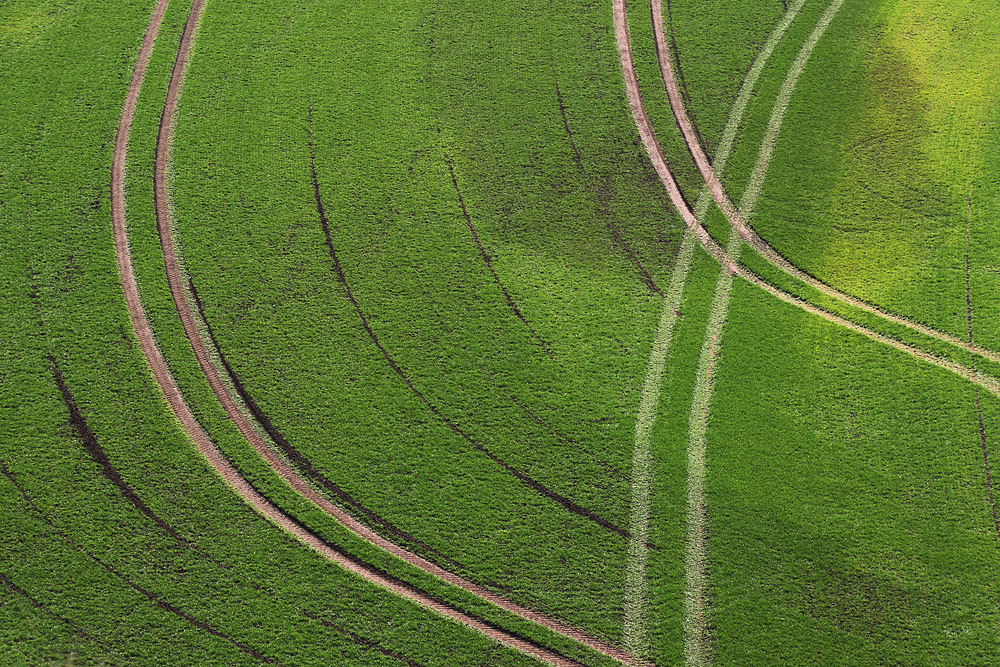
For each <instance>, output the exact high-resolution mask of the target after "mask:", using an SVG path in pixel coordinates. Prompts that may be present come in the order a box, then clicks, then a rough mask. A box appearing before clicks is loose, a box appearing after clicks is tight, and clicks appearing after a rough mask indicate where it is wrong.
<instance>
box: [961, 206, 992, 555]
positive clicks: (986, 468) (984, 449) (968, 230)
mask: <svg viewBox="0 0 1000 667" xmlns="http://www.w3.org/2000/svg"><path fill="white" fill-rule="evenodd" d="M968 202H969V209H968V219H967V223H966V227H965V314H966V322H967V325H968V331H969V348H970V349H969V365H970V366H971V367H972V372H973V373H975V372H976V355H975V353H974V352H973V351H972V349H971V348H972V346H973V345H974V344H975V341H974V340H973V331H972V329H973V327H972V319H973V318H972V270H971V266H970V260H969V253H970V251H971V250H972V195H969V198H968ZM975 396H976V418H977V419H978V422H979V449H980V451H981V453H982V455H983V472H984V473H985V475H986V493H987V497H988V498H989V501H990V509H991V510H992V512H993V530H994V531H995V532H996V535H997V539H998V540H1000V516H998V514H997V502H996V497H995V496H994V493H993V472H992V470H991V469H990V450H989V446H988V445H987V442H986V426H985V424H984V423H983V401H982V399H981V397H980V396H979V385H975Z"/></svg>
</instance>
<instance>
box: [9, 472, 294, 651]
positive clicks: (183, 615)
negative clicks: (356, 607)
mask: <svg viewBox="0 0 1000 667" xmlns="http://www.w3.org/2000/svg"><path fill="white" fill-rule="evenodd" d="M0 472H2V473H3V475H4V477H6V478H7V479H8V480H10V482H11V483H12V484H13V485H14V487H15V488H16V489H17V491H18V493H20V494H21V497H22V498H23V499H24V502H25V503H26V504H27V505H28V507H30V508H31V509H32V511H33V512H35V513H36V514H37V515H38V517H39V518H40V519H41V520H42V522H43V523H44V524H45V525H46V526H48V527H49V528H51V529H52V530H53V531H54V532H55V534H56V535H58V536H59V537H60V538H61V539H62V540H63V541H64V542H65V543H66V544H67V545H69V546H70V547H72V548H73V549H74V550H76V551H78V552H80V553H82V554H83V555H85V556H86V557H87V558H89V559H90V560H91V561H92V562H93V563H95V564H96V565H97V566H98V567H100V568H101V569H102V570H104V571H105V572H107V573H108V574H110V575H111V576H113V577H115V578H116V579H119V580H120V581H122V582H123V583H124V584H125V585H126V586H128V587H129V588H131V589H132V590H134V591H135V592H137V593H139V594H140V595H142V596H143V597H144V598H146V599H147V600H149V601H150V602H152V603H153V604H154V605H155V606H157V607H159V608H160V609H162V610H164V611H166V612H168V613H170V614H173V615H174V616H176V617H178V618H180V619H181V620H183V621H184V622H185V623H187V624H188V625H191V626H193V627H196V628H198V629H199V630H201V631H202V632H205V633H207V634H210V635H212V636H213V637H218V638H219V639H222V640H224V641H226V642H228V643H229V644H231V645H232V646H234V647H235V648H237V649H239V650H240V651H241V652H242V653H245V654H247V655H249V656H250V657H252V658H255V659H256V660H259V661H261V662H263V663H265V664H268V665H280V664H281V663H279V662H278V661H277V660H275V659H274V658H269V657H268V656H266V655H264V654H263V653H261V652H260V651H258V650H257V649H255V648H253V647H251V646H248V645H247V644H244V643H243V642H241V641H239V640H237V639H233V638H232V637H230V636H229V635H228V634H226V633H225V632H223V631H221V630H219V629H218V628H216V627H214V626H213V625H211V624H210V623H206V622H205V621H202V620H199V619H198V618H196V617H195V616H192V615H191V614H189V613H187V612H186V611H184V610H183V609H180V608H179V607H176V606H174V605H172V604H170V603H169V602H167V601H166V600H164V599H163V598H161V597H160V596H159V595H157V594H156V593H154V592H153V591H151V590H149V589H148V588H145V587H144V586H141V585H139V584H137V583H136V582H135V581H133V580H132V579H131V578H129V577H128V576H126V575H125V574H123V573H122V572H119V571H118V569H117V568H115V567H114V566H112V565H110V564H109V563H106V562H105V561H104V560H103V559H101V558H100V557H99V556H97V555H96V554H94V553H93V552H92V551H90V550H89V549H87V548H86V547H85V546H83V545H82V544H80V543H79V542H77V541H76V540H74V539H73V538H72V537H70V536H69V535H68V534H67V533H66V532H65V531H63V530H62V529H61V528H59V527H58V526H56V524H55V523H54V522H53V521H52V519H51V518H49V516H48V515H47V514H45V512H43V511H42V508H40V507H39V506H38V505H37V504H36V503H35V501H34V499H33V498H32V497H31V496H30V495H28V493H27V491H26V490H25V489H24V487H23V486H21V484H20V483H19V482H18V481H17V478H16V477H15V476H14V473H13V472H11V470H10V468H8V467H7V465H6V463H5V462H3V461H0Z"/></svg>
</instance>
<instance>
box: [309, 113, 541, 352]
mask: <svg viewBox="0 0 1000 667" xmlns="http://www.w3.org/2000/svg"><path fill="white" fill-rule="evenodd" d="M309 123H310V127H311V126H312V108H310V109H309ZM440 135H441V128H438V136H439V137H440ZM441 150H442V152H443V153H444V162H445V164H446V165H448V174H449V175H450V176H451V185H452V187H453V188H454V189H455V196H456V197H458V205H459V206H460V207H461V209H462V215H463V216H465V224H466V225H467V226H468V228H469V233H470V234H472V240H473V241H475V242H476V248H478V249H479V257H480V259H482V260H483V264H485V265H486V268H487V269H489V271H490V274H491V275H492V276H493V281H494V282H496V284H497V287H499V288H500V292H501V293H503V297H504V299H506V301H507V306H508V307H509V308H510V309H511V311H512V312H513V313H514V315H516V316H517V319H519V320H521V322H522V323H523V324H524V326H526V327H527V328H528V331H529V332H530V333H531V337H532V338H534V339H535V340H536V341H537V342H538V344H539V345H541V346H542V349H543V350H545V353H546V354H548V355H549V356H552V355H553V354H555V353H554V352H553V351H552V347H551V346H550V345H549V344H548V343H547V342H546V341H545V339H544V338H542V337H541V335H540V334H539V333H538V332H537V331H535V329H534V327H532V326H531V325H530V324H529V323H528V319H527V318H526V317H525V316H524V313H522V312H521V309H520V308H519V307H518V305H517V303H516V302H515V301H514V297H512V296H511V295H510V292H509V291H508V290H507V286H506V285H504V284H503V281H502V280H500V274H498V273H497V270H496V268H494V266H493V257H491V256H490V254H489V253H488V252H486V248H485V247H484V246H483V242H482V239H480V238H479V232H477V231H476V226H475V224H473V222H472V216H471V215H470V214H469V209H468V208H467V207H466V205H465V197H463V196H462V188H461V187H459V185H458V176H456V175H455V163H454V161H453V160H452V159H451V155H450V154H449V153H448V151H447V150H445V149H444V146H442V147H441Z"/></svg>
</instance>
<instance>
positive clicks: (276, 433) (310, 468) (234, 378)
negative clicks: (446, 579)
mask: <svg viewBox="0 0 1000 667" xmlns="http://www.w3.org/2000/svg"><path fill="white" fill-rule="evenodd" d="M188 287H189V288H190V289H191V296H192V297H194V302H195V306H196V307H197V309H198V314H199V315H200V316H201V320H202V322H204V323H205V330H206V333H208V338H209V340H210V341H211V343H212V346H213V347H214V348H215V351H216V352H217V353H218V355H219V361H220V362H221V363H222V367H223V368H224V369H225V371H226V374H227V375H228V376H229V379H230V381H231V382H232V383H233V388H235V389H236V393H237V394H239V396H240V398H241V399H242V400H243V403H244V404H245V405H246V406H247V409H248V410H249V411H250V414H251V415H253V418H254V419H255V420H256V421H257V423H258V424H260V426H261V428H263V429H264V431H265V432H266V433H267V435H268V436H269V437H270V438H271V440H272V441H273V442H274V443H275V444H276V445H277V446H278V448H279V449H281V451H282V452H284V454H285V456H287V457H288V458H289V459H290V460H291V461H292V462H293V463H294V464H295V465H296V466H298V468H299V469H300V470H301V471H302V472H304V473H305V474H306V476H307V477H309V478H310V479H312V480H313V481H314V482H316V483H317V484H319V485H320V486H322V487H323V488H324V489H326V490H327V491H329V492H330V493H332V494H333V495H334V496H336V497H337V498H339V499H340V500H341V501H343V502H344V503H346V504H348V505H350V506H351V507H353V508H354V509H356V510H357V511H358V512H360V513H361V514H363V515H365V516H366V517H368V518H369V519H370V520H372V521H373V522H375V523H377V524H378V525H380V526H382V527H383V528H385V529H386V530H387V531H388V532H389V533H391V534H392V535H394V536H395V537H398V538H400V539H402V540H405V541H407V542H410V543H411V544H415V545H417V546H418V547H420V548H421V549H423V550H424V551H427V552H429V553H432V554H434V555H435V556H438V557H439V558H441V559H443V560H446V561H448V562H449V563H451V564H452V565H454V566H456V567H458V568H460V569H462V570H465V571H466V572H469V571H470V570H469V568H468V567H466V566H465V565H463V564H462V563H460V562H459V561H457V560H455V559H454V558H451V557H450V556H447V555H445V554H443V553H441V552H440V551H438V550H437V549H435V548H434V547H432V546H430V545H429V544H427V543H426V542H424V541H422V540H421V539H419V538H417V537H416V536H414V535H411V534H410V533H408V532H406V531H405V530H403V529H401V528H399V527H397V526H396V525H395V524H393V523H390V522H389V521H388V520H387V519H385V518H383V517H382V516H380V515H379V514H377V513H376V512H374V511H373V510H371V509H369V508H368V507H366V506H365V505H364V504H363V503H362V502H361V501H359V500H358V499H357V498H355V497H354V496H352V495H351V494H349V493H348V492H347V491H345V490H344V489H343V488H341V487H340V486H339V485H338V484H337V483H335V482H334V481H333V480H331V479H330V478H328V477H327V476H326V475H324V474H323V473H322V472H320V471H319V470H318V469H317V468H316V466H314V465H313V463H312V461H310V460H309V459H308V458H307V457H306V456H305V455H304V454H302V452H300V451H299V450H298V448H296V447H295V446H294V445H292V444H291V443H290V442H289V441H288V439H287V438H286V437H285V435H284V434H283V433H282V432H281V431H280V430H279V429H278V428H277V427H276V426H275V425H274V422H272V421H271V418H270V417H269V416H268V415H267V413H266V412H264V410H263V409H262V408H261V407H260V405H259V404H258V403H257V401H256V400H254V398H253V396H251V395H250V392H249V391H248V390H247V388H246V386H245V385H244V384H243V381H242V380H241V379H240V377H239V374H237V372H236V370H235V369H234V368H233V367H232V366H231V365H230V364H229V360H228V359H227V358H226V355H225V354H224V353H223V352H222V347H221V346H220V345H219V341H218V339H216V337H215V331H214V330H213V329H212V325H211V324H209V322H208V317H207V316H206V314H205V307H204V304H203V303H202V301H201V297H199V296H198V290H197V289H196V288H195V286H194V280H193V279H191V278H190V277H189V278H188Z"/></svg>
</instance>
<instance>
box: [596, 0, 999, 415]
mask: <svg viewBox="0 0 1000 667" xmlns="http://www.w3.org/2000/svg"><path fill="white" fill-rule="evenodd" d="M612 5H613V9H614V20H615V21H614V22H615V38H616V40H617V42H618V55H619V58H620V60H621V65H622V76H623V77H624V79H625V90H626V94H627V96H628V100H629V106H630V108H631V111H632V116H633V119H634V120H635V123H636V127H637V128H638V130H639V136H640V137H641V139H642V142H643V144H644V146H645V148H646V152H647V153H648V154H649V157H650V161H651V162H652V163H653V167H654V168H655V169H656V172H657V174H658V175H659V177H660V180H661V181H662V183H663V186H664V188H665V189H666V191H667V195H668V196H669V197H670V200H671V202H672V203H673V205H674V208H676V209H677V212H678V214H679V215H680V216H681V219H683V220H684V224H685V225H687V228H688V229H689V230H691V232H692V233H693V234H694V236H695V237H696V238H697V239H698V242H699V243H701V245H702V247H703V248H704V249H705V251H706V252H708V254H710V255H711V256H712V257H713V258H714V259H715V260H716V261H717V262H719V264H721V265H722V266H724V267H725V268H726V269H727V270H729V271H730V272H731V273H733V274H737V275H739V276H740V277H742V278H743V279H744V280H746V281H747V282H749V283H751V284H753V285H755V286H757V287H759V288H760V289H762V290H764V291H765V292H767V293H768V294H771V295H772V296H774V297H776V298H778V299H781V300H782V301H784V302H786V303H788V304H791V305H793V306H795V307H797V308H801V309H802V310H804V311H806V312H808V313H812V314H814V315H817V316H819V317H822V318H823V319H825V320H827V321H829V322H833V323H834V324H839V325H840V326H843V327H845V328H847V329H850V330H851V331H855V332H857V333H859V334H861V335H863V336H866V337H868V338H870V339H872V340H874V341H876V342H879V343H882V344H884V345H888V346H889V347H892V348H895V349H897V350H899V351H900V352H903V353H905V354H908V355H910V356H912V357H915V358H917V359H921V360H923V361H926V362H927V363H929V364H933V365H935V366H938V367H939V368H944V369H945V370H948V371H951V372H952V373H955V374H956V375H959V376H961V377H964V378H965V379H967V380H969V381H970V382H973V383H974V384H977V385H979V386H981V387H983V388H984V389H986V390H988V391H989V392H991V393H993V394H995V395H997V396H1000V382H998V381H997V380H996V379H995V378H992V377H990V376H987V375H983V374H981V373H980V374H978V375H977V374H976V373H974V372H973V371H972V369H970V368H969V367H967V366H962V365H961V364H956V363H954V362H952V361H950V360H948V359H942V358H941V357H937V356H935V355H933V354H930V353H928V352H925V351H924V350H921V349H919V348H916V347H913V346H911V345H907V344H906V343H902V342H900V341H898V340H896V339H894V338H890V337H889V336H886V335H883V334H880V333H878V332H876V331H873V330H871V329H868V328H867V327H864V326H862V325H860V324H857V323H855V322H852V321H850V320H847V319H845V318H843V317H840V316H839V315H835V314H833V313H830V312H828V311H825V310H823V309H822V308H819V307H817V306H814V305H812V304H811V303H809V302H807V301H805V300H803V299H800V298H799V297H796V296H793V295H791V294H789V293H788V292H785V291H783V290H781V289H779V288H777V287H775V286H774V285H772V284H771V283H769V282H767V281H766V280H764V279H762V278H760V277H759V276H757V275H756V274H755V273H753V272H752V271H750V270H749V269H747V268H746V267H745V266H743V265H742V264H740V263H738V262H736V261H734V260H733V258H732V257H731V256H730V255H729V253H727V252H726V251H725V250H724V249H723V248H722V246H720V245H719V244H718V242H717V241H716V240H715V239H714V238H712V236H711V235H710V234H709V233H708V231H707V230H706V229H705V228H704V227H703V226H702V225H701V223H700V222H699V221H698V218H697V217H696V216H695V214H694V211H692V210H691V207H690V205H688V203H687V201H686V200H685V199H684V195H683V193H681V191H680V188H679V187H678V185H677V181H676V179H674V175H673V173H672V172H671V171H670V167H669V166H668V165H667V162H666V159H665V158H664V156H663V149H662V148H661V147H660V143H659V141H658V140H657V139H656V133H655V132H654V131H653V126H652V123H651V122H650V120H649V116H648V115H647V113H646V108H645V105H644V104H643V102H642V96H641V93H640V91H639V81H638V79H637V77H636V74H635V67H634V63H633V60H632V49H631V46H630V45H629V37H628V23H627V17H626V9H625V0H612ZM968 347H969V346H968V345H963V348H964V349H968Z"/></svg>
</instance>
